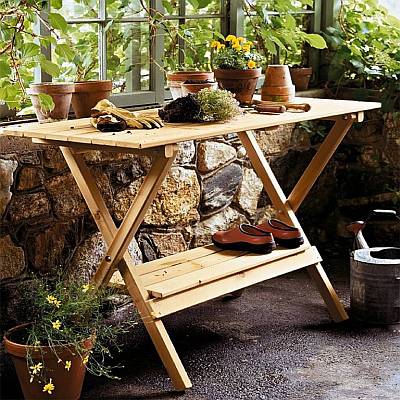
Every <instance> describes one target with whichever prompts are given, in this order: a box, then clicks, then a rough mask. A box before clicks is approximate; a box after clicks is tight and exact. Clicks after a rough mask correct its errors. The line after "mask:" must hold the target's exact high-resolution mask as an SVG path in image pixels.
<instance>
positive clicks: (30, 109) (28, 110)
mask: <svg viewBox="0 0 400 400" xmlns="http://www.w3.org/2000/svg"><path fill="white" fill-rule="evenodd" d="M32 114H35V109H34V107H33V106H30V107H24V108H23V109H22V110H20V111H18V112H17V117H23V116H24V115H32Z"/></svg>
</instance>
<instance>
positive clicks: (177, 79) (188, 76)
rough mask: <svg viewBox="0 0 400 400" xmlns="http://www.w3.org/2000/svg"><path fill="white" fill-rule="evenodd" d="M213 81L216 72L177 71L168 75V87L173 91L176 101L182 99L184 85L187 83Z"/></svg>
mask: <svg viewBox="0 0 400 400" xmlns="http://www.w3.org/2000/svg"><path fill="white" fill-rule="evenodd" d="M188 80H191V81H207V80H209V81H213V80H214V72H208V71H176V72H172V73H168V74H167V83H168V87H169V88H170V90H171V95H172V98H173V99H174V100H175V99H177V98H178V97H182V96H183V94H182V87H181V85H182V83H183V82H185V81H188Z"/></svg>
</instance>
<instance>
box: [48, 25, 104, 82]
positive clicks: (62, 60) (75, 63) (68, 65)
mask: <svg viewBox="0 0 400 400" xmlns="http://www.w3.org/2000/svg"><path fill="white" fill-rule="evenodd" d="M70 29H71V31H70V34H69V37H70V40H71V42H70V43H67V44H68V46H69V48H71V49H72V50H73V52H72V58H68V57H69V56H70V54H66V53H65V52H63V53H62V54H56V53H55V52H54V50H53V54H52V60H53V61H54V62H55V63H57V64H58V65H59V66H60V68H61V75H60V77H59V78H58V80H66V81H74V80H77V81H81V80H88V79H98V78H99V58H98V54H99V51H98V25H97V24H71V25H70Z"/></svg>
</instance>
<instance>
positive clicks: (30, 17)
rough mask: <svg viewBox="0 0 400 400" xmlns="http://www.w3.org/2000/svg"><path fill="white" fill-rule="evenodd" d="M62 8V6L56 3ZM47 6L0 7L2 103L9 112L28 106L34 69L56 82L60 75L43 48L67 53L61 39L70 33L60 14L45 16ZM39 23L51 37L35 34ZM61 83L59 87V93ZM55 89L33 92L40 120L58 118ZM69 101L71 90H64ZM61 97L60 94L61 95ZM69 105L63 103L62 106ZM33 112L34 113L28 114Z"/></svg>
mask: <svg viewBox="0 0 400 400" xmlns="http://www.w3.org/2000/svg"><path fill="white" fill-rule="evenodd" d="M57 4H58V5H56V7H57V8H60V7H61V5H62V2H59V3H57ZM44 5H45V2H36V1H24V2H20V1H17V0H10V1H7V2H2V3H1V4H0V19H1V24H0V37H1V45H0V101H2V102H5V103H6V104H7V106H8V107H9V108H10V109H14V108H16V109H21V108H22V107H24V106H27V105H29V96H28V93H27V90H26V89H27V87H28V86H29V85H30V84H31V83H32V81H33V77H34V69H35V68H36V67H40V68H41V70H42V71H43V72H45V73H47V74H49V75H50V76H52V77H53V78H56V77H57V76H58V75H59V74H60V68H59V66H58V65H57V64H55V63H53V62H51V61H49V60H47V59H46V57H45V56H44V55H43V54H42V51H41V47H45V48H47V47H49V46H52V48H53V49H54V51H55V52H56V53H63V52H64V51H65V46H66V45H65V44H63V43H60V40H59V39H60V37H61V35H62V34H64V33H66V32H67V30H68V24H67V22H66V21H65V19H64V18H63V17H62V15H60V14H59V13H57V12H50V13H48V14H47V16H46V17H43V15H42V9H43V7H44ZM37 21H39V22H40V23H41V24H42V25H43V26H44V27H45V28H46V29H47V30H48V31H49V35H46V36H44V35H41V34H39V33H37V31H36V30H35V27H34V25H35V22H37ZM60 86H62V83H58V84H57V91H60V89H58V88H59V87H60ZM54 89H56V85H53V86H51V87H50V86H49V85H46V86H45V87H44V91H41V88H40V87H39V86H37V85H36V86H34V87H33V88H32V95H33V96H34V97H33V102H34V103H35V104H34V105H36V106H37V109H38V118H39V119H40V120H44V119H45V118H58V116H59V115H63V116H64V115H65V113H61V114H60V113H59V111H58V105H59V104H58V103H59V102H58V101H56V102H55V101H54V100H53V97H52V92H53V90H54ZM61 92H65V93H66V95H67V97H69V98H70V97H71V93H72V91H71V86H70V84H69V86H66V87H64V88H62V89H61ZM59 95H60V96H61V94H60V93H59ZM66 103H68V99H67V101H63V102H62V104H66ZM26 111H27V112H32V109H29V110H26Z"/></svg>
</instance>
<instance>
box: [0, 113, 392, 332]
mask: <svg viewBox="0 0 400 400" xmlns="http://www.w3.org/2000/svg"><path fill="white" fill-rule="evenodd" d="M369 119H370V120H371V121H370V122H368V123H364V124H362V125H359V126H356V127H355V128H354V129H352V131H351V133H350V134H349V135H348V136H347V138H346V140H345V143H344V144H343V145H342V146H341V147H340V148H339V151H338V152H337V153H336V155H335V158H334V160H333V161H332V162H331V163H329V165H328V167H327V168H326V170H325V172H324V173H323V175H322V176H321V178H320V179H319V180H318V182H317V184H316V185H315V187H314V188H313V190H312V192H311V193H310V195H309V196H308V197H307V199H306V201H305V203H304V205H303V206H302V207H301V209H300V212H299V218H300V220H301V222H302V223H303V224H304V226H305V229H306V232H307V234H309V236H310V238H311V239H312V240H313V241H314V242H317V244H321V243H322V244H323V243H324V242H325V243H330V241H331V240H332V239H335V238H337V237H348V236H347V234H346V233H345V230H344V225H345V223H346V222H349V221H350V220H355V219H359V218H361V217H363V216H365V213H366V211H367V210H368V209H370V208H373V207H376V206H379V207H380V208H383V207H386V206H393V204H394V203H395V200H396V199H397V198H398V196H399V176H400V174H399V170H398V168H399V161H400V160H399V155H400V151H399V147H400V139H399V137H400V135H399V128H400V126H399V119H398V117H397V116H396V115H394V114H386V115H385V116H384V120H382V116H381V115H380V114H376V113H375V114H374V113H371V114H370V115H369ZM314 128H315V127H314ZM256 136H257V139H258V142H259V143H260V145H261V148H262V150H263V151H264V153H265V154H266V156H267V157H268V159H269V160H270V162H271V165H272V167H273V170H274V171H275V173H276V175H277V178H278V180H279V181H280V182H281V184H282V187H283V189H284V191H285V192H286V193H287V194H288V193H289V192H290V189H291V188H292V187H293V185H294V183H295V182H296V181H297V179H298V177H299V176H300V174H301V172H302V171H303V170H304V168H305V166H306V165H307V163H308V162H309V160H310V159H311V158H312V157H313V155H314V154H315V151H316V148H317V147H318V145H319V142H320V140H319V139H318V137H319V136H318V135H317V136H313V135H310V134H309V133H308V132H307V130H305V129H302V128H299V127H296V128H295V127H294V126H285V127H279V128H277V129H271V130H268V131H259V132H256ZM316 138H317V139H316ZM85 157H86V160H87V162H88V163H89V165H90V168H91V170H92V171H93V173H94V175H95V177H96V181H97V183H98V185H99V187H100V190H101V192H102V193H103V195H104V197H105V199H106V203H107V206H108V207H109V209H110V212H111V214H112V216H113V218H114V219H115V221H116V222H117V223H119V222H120V221H121V220H122V218H123V216H124V214H125V212H126V211H127V209H128V207H129V204H130V203H131V201H132V199H133V198H134V196H135V194H136V192H137V190H138V188H139V186H140V184H141V182H142V181H143V178H144V176H145V175H146V172H147V171H148V169H149V167H150V163H151V160H150V159H149V158H147V157H138V156H134V155H123V154H115V153H113V154H112V153H104V152H91V153H87V154H86V155H85ZM396 196H397V197H396ZM271 215H273V209H272V207H271V205H270V203H269V200H268V199H267V197H266V195H265V193H264V191H263V189H262V184H261V181H260V180H259V179H258V177H257V176H256V174H255V173H254V171H253V170H252V168H251V166H250V164H249V161H248V159H247V157H246V152H245V150H244V148H243V147H242V146H241V144H240V142H239V140H238V138H237V136H236V135H235V134H230V135H227V136H225V137H218V138H215V139H213V140H209V141H203V142H193V141H189V142H184V143H181V144H180V151H179V155H178V157H177V159H176V162H175V165H174V166H173V168H172V170H171V172H170V174H169V175H168V176H167V178H166V180H165V182H164V183H163V185H162V188H161V190H160V191H159V193H158V195H157V198H156V200H155V201H154V203H153V205H152V206H151V209H150V210H149V212H148V213H147V215H146V217H145V219H144V222H143V224H142V226H141V227H140V229H139V231H138V232H137V235H136V237H135V239H134V240H133V242H132V243H131V245H130V247H129V250H130V252H131V254H132V256H133V258H134V260H135V262H136V263H141V262H143V261H146V260H152V259H155V258H159V257H165V256H168V255H170V254H174V253H176V252H180V251H183V250H186V249H189V248H193V247H196V246H200V245H204V244H207V243H209V242H210V237H211V234H212V233H213V232H214V231H216V230H220V229H228V228H229V227H231V226H233V225H235V224H237V223H239V222H251V223H257V222H259V221H261V220H262V219H263V218H267V217H270V216H271ZM0 217H1V219H0V264H1V266H0V280H1V326H2V329H6V328H8V327H9V326H11V325H13V324H14V323H16V322H17V321H18V319H19V314H18V298H17V295H16V291H15V288H16V287H17V286H20V285H21V284H22V283H23V282H24V279H25V277H26V273H27V272H28V271H36V272H38V273H48V272H54V271H56V270H61V269H67V271H69V272H70V273H74V274H80V275H82V276H84V277H86V278H87V279H88V278H89V277H90V275H91V273H92V271H93V270H94V268H95V267H96V265H97V262H98V261H99V260H100V258H101V256H102V254H104V251H105V245H104V242H103V241H102V239H101V236H100V235H99V234H98V233H97V232H96V227H95V224H94V222H93V220H92V218H91V216H90V214H89V213H88V210H87V208H86V205H85V203H84V201H83V199H82V197H81V195H80V193H79V191H78V188H77V186H76V184H75V182H74V180H73V177H72V176H71V174H70V172H69V170H68V168H67V166H66V164H65V162H64V161H63V158H62V155H61V153H60V151H59V150H58V149H57V148H52V147H45V146H40V145H34V144H32V143H31V142H30V141H29V140H26V139H20V138H7V137H2V138H0ZM395 229H396V228H393V227H390V228H387V227H385V229H384V231H385V232H386V233H387V236H386V238H387V239H388V240H392V241H393V240H394V239H393V238H396V237H398V236H396V235H398V231H396V230H395Z"/></svg>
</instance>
